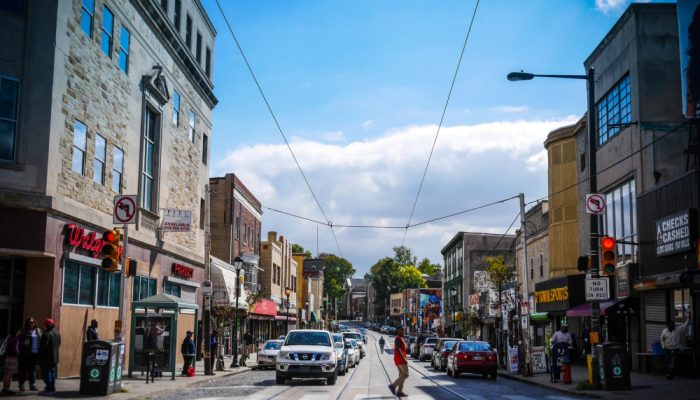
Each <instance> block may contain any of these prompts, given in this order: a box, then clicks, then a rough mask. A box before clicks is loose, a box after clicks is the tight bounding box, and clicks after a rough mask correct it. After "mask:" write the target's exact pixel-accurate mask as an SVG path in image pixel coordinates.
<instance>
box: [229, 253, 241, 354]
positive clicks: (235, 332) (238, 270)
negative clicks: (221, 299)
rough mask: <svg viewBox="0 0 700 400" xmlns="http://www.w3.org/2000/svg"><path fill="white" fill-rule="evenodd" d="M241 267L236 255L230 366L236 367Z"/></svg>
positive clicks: (234, 262)
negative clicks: (234, 303) (234, 302)
mask: <svg viewBox="0 0 700 400" xmlns="http://www.w3.org/2000/svg"><path fill="white" fill-rule="evenodd" d="M242 267H243V259H241V258H240V257H236V258H235V259H234V260H233V268H235V269H236V309H235V310H234V317H233V360H232V361H231V366H230V368H237V367H238V298H239V297H241V284H240V279H241V268H242Z"/></svg>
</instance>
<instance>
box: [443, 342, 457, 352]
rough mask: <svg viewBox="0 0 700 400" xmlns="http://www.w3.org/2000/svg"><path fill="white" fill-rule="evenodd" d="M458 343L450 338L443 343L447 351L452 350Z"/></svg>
mask: <svg viewBox="0 0 700 400" xmlns="http://www.w3.org/2000/svg"><path fill="white" fill-rule="evenodd" d="M455 344H457V341H456V340H450V341H447V342H445V343H443V344H442V349H443V350H445V351H450V350H452V348H453V347H454V346H455Z"/></svg>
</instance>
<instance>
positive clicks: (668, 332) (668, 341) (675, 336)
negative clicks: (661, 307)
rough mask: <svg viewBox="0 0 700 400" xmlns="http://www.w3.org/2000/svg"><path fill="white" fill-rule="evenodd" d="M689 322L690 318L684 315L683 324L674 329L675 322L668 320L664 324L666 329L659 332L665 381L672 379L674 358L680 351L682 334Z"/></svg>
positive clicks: (674, 364) (674, 366) (674, 367)
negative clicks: (664, 359)
mask: <svg viewBox="0 0 700 400" xmlns="http://www.w3.org/2000/svg"><path fill="white" fill-rule="evenodd" d="M688 322H690V318H688V316H687V315H686V318H685V322H683V325H681V326H680V327H676V323H675V321H673V319H670V320H669V321H668V323H666V328H664V330H663V332H661V347H662V348H663V349H664V355H665V356H666V379H673V378H674V376H675V369H676V356H677V355H678V353H679V352H680V350H681V345H682V344H683V333H684V332H685V329H686V327H687V326H688Z"/></svg>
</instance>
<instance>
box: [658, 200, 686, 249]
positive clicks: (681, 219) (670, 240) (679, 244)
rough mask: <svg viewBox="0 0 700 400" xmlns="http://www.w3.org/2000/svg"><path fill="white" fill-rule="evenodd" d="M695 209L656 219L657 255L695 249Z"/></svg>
mask: <svg viewBox="0 0 700 400" xmlns="http://www.w3.org/2000/svg"><path fill="white" fill-rule="evenodd" d="M694 211H695V210H693V209H688V210H684V211H681V212H679V213H676V214H672V215H669V216H666V217H663V218H661V219H657V220H656V256H657V257H659V256H665V255H669V254H675V253H681V252H684V251H690V250H692V249H693V245H694V242H695V238H694V237H695V232H694V225H695V224H694V219H695V212H694Z"/></svg>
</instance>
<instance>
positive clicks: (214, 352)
mask: <svg viewBox="0 0 700 400" xmlns="http://www.w3.org/2000/svg"><path fill="white" fill-rule="evenodd" d="M209 347H210V351H211V369H212V371H213V370H214V366H215V365H216V360H217V358H218V355H219V351H218V350H219V332H217V330H216V329H214V330H213V331H211V335H210V338H209Z"/></svg>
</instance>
